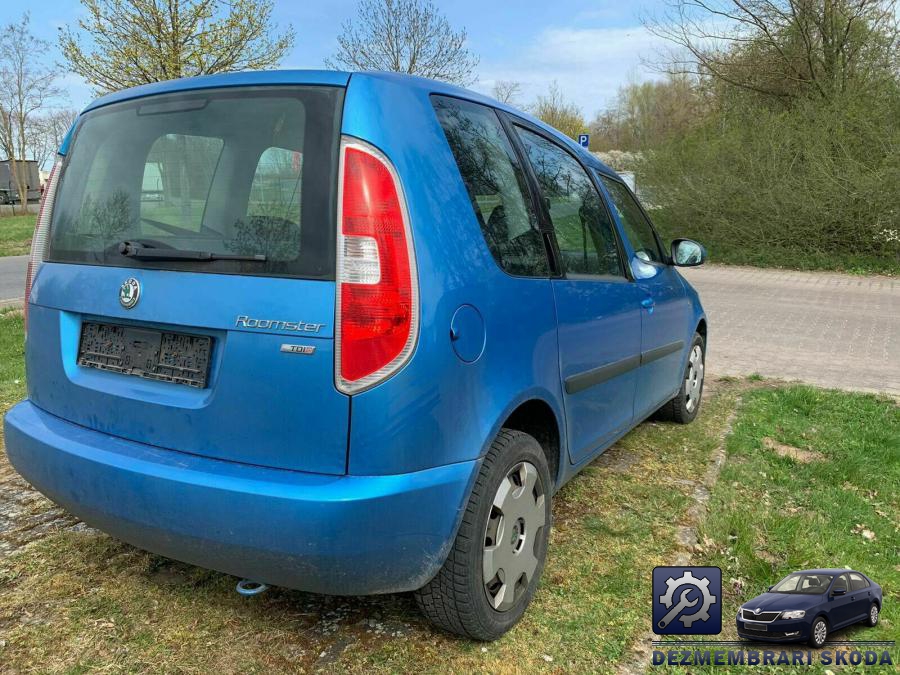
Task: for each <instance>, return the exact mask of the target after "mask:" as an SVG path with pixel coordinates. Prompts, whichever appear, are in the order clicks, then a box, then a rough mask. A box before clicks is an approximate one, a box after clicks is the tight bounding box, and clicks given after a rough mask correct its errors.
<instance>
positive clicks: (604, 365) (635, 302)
mask: <svg viewBox="0 0 900 675" xmlns="http://www.w3.org/2000/svg"><path fill="white" fill-rule="evenodd" d="M515 131H516V135H517V136H518V138H519V140H520V143H521V147H522V148H523V150H524V154H525V156H526V157H527V159H528V162H529V164H530V167H531V171H532V177H533V180H534V181H535V183H536V185H537V188H538V190H539V193H540V196H541V200H540V201H541V202H542V204H543V211H544V213H543V214H542V215H543V217H544V218H545V220H546V221H547V224H548V225H549V227H550V229H551V233H552V236H553V243H554V246H553V248H554V250H555V251H556V253H557V259H558V262H559V267H560V269H559V270H558V271H559V272H560V276H559V278H554V279H552V280H551V285H552V287H553V296H554V299H555V302H556V313H557V325H558V340H559V367H560V375H561V378H562V381H563V391H564V394H563V396H564V401H565V410H566V427H567V432H568V438H569V454H570V459H571V461H572V462H573V463H575V464H578V463H580V462H582V461H584V460H586V459H588V458H589V457H591V456H592V455H593V454H594V453H595V452H596V451H597V450H598V449H600V448H602V447H604V446H606V445H608V444H609V443H610V442H611V441H612V440H614V439H615V437H616V436H617V435H619V434H621V433H622V432H624V431H625V430H627V429H628V428H629V427H630V426H631V424H632V420H633V418H634V410H633V407H634V393H635V387H636V382H637V367H638V365H639V363H640V330H641V325H640V320H641V317H640V290H639V289H638V288H637V286H636V285H635V284H634V283H633V282H632V281H631V280H630V279H629V278H628V276H627V274H626V270H625V265H624V258H623V256H622V255H621V252H620V246H619V242H618V239H617V236H616V232H615V227H614V225H613V222H612V219H611V215H610V213H609V211H608V209H607V207H606V204H605V203H604V201H603V198H602V196H601V194H600V192H599V191H598V190H597V187H596V185H595V184H594V182H593V181H592V179H591V177H590V175H589V173H588V172H587V170H586V169H585V168H584V166H582V164H581V163H580V162H579V161H578V159H576V157H575V156H574V155H573V154H571V153H570V152H569V151H568V150H566V149H565V148H564V147H563V146H562V145H560V144H557V143H556V142H555V141H554V140H552V139H551V138H549V137H548V136H546V135H544V134H542V133H541V132H540V131H539V130H537V129H534V128H526V127H525V126H524V125H519V124H516V125H515Z"/></svg>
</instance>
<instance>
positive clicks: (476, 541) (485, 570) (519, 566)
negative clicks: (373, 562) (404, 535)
mask: <svg viewBox="0 0 900 675" xmlns="http://www.w3.org/2000/svg"><path fill="white" fill-rule="evenodd" d="M551 485H552V482H551V478H550V473H549V470H548V468H547V460H546V458H545V456H544V452H543V450H542V449H541V446H540V445H539V444H538V442H537V441H536V440H535V439H534V438H532V437H531V436H529V435H528V434H525V433H522V432H521V431H513V430H510V429H503V430H502V431H501V432H500V434H499V435H498V436H497V439H496V440H495V441H494V442H493V444H492V445H491V449H490V451H488V453H487V455H486V456H485V458H484V461H483V462H482V465H481V468H480V470H479V473H478V478H477V480H476V481H475V486H474V487H473V488H472V495H471V497H470V498H469V503H468V505H467V507H466V511H465V513H464V514H463V520H462V524H461V525H460V528H459V533H458V534H457V535H456V540H455V541H454V544H453V548H452V549H451V551H450V554H449V555H448V557H447V560H446V561H445V562H444V566H443V567H442V568H441V570H440V571H439V572H438V573H437V575H436V576H435V577H434V579H432V580H431V581H430V582H428V583H427V584H426V585H425V586H424V587H422V588H421V589H419V590H418V591H416V594H415V595H416V602H417V603H418V605H419V608H420V609H421V611H422V613H423V614H424V615H425V616H426V617H427V618H428V619H429V620H430V621H432V622H433V623H435V624H436V625H438V626H440V627H441V628H443V629H445V630H447V631H450V632H451V633H456V634H458V635H462V636H465V637H469V638H474V639H476V640H496V639H497V638H499V637H500V636H501V635H503V634H504V633H505V632H506V631H508V630H509V629H510V628H512V627H513V626H514V625H515V624H516V622H518V621H519V619H521V618H522V615H523V614H524V613H525V609H526V607H528V604H529V603H530V602H531V599H532V597H533V596H534V592H535V589H536V588H537V584H538V580H539V579H540V576H541V572H542V571H543V569H544V561H545V559H546V556H547V541H548V539H549V534H550V491H551V488H550V486H551Z"/></svg>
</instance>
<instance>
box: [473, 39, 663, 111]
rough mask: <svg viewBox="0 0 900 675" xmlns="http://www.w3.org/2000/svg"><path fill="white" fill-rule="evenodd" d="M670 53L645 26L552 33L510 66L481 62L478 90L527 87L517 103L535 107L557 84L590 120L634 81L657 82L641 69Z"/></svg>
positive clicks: (654, 74) (497, 62)
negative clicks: (509, 84) (513, 84)
mask: <svg viewBox="0 0 900 675" xmlns="http://www.w3.org/2000/svg"><path fill="white" fill-rule="evenodd" d="M664 47H665V41H663V40H662V39H661V38H659V37H657V36H655V35H653V34H652V33H650V32H649V31H647V30H646V29H645V28H644V27H643V26H631V27H623V28H583V29H579V28H547V29H545V30H544V31H542V32H541V33H540V34H539V35H538V37H537V38H536V39H535V41H534V42H533V43H532V44H531V45H529V46H528V47H526V48H525V49H524V50H523V51H520V52H519V53H518V54H517V55H516V56H515V57H513V58H512V59H509V60H506V61H494V62H489V63H487V62H484V61H483V62H482V64H481V67H480V68H479V71H480V72H479V75H480V77H479V81H478V83H477V84H476V85H475V86H474V88H475V89H477V90H479V91H482V92H485V93H490V90H491V87H493V85H494V82H496V81H497V80H515V81H517V82H520V83H521V85H522V93H521V95H520V96H519V99H520V100H519V101H518V103H519V104H520V105H521V104H526V103H529V102H531V101H532V100H533V99H534V98H535V97H536V96H537V95H538V94H542V93H545V92H546V91H547V88H548V87H549V86H550V83H552V82H553V81H554V80H556V81H557V82H558V83H559V87H560V89H561V90H562V92H563V94H564V95H565V97H566V98H567V99H568V100H571V101H573V102H575V103H576V104H577V105H578V106H579V107H580V108H581V109H582V110H583V112H584V113H585V115H586V116H587V117H588V118H591V117H593V115H594V114H595V113H596V112H597V111H598V110H600V109H602V108H604V107H605V106H606V105H607V104H608V103H609V102H610V100H611V99H612V98H613V97H614V96H615V94H616V91H617V90H618V88H619V87H620V86H622V85H624V84H626V83H628V82H629V81H638V82H640V81H643V80H648V79H656V78H658V77H659V75H658V74H657V73H655V72H654V71H652V70H650V69H648V68H647V67H645V66H644V65H642V63H641V57H651V58H652V56H653V55H654V53H656V52H658V51H659V50H661V49H663V48H664Z"/></svg>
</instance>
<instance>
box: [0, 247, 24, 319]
mask: <svg viewBox="0 0 900 675" xmlns="http://www.w3.org/2000/svg"><path fill="white" fill-rule="evenodd" d="M27 269H28V256H27V255H14V256H5V257H0V307H3V306H5V305H11V304H17V303H20V302H22V295H23V293H25V271H26V270H27Z"/></svg>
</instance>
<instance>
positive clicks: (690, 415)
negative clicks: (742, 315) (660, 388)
mask: <svg viewBox="0 0 900 675" xmlns="http://www.w3.org/2000/svg"><path fill="white" fill-rule="evenodd" d="M705 373H706V343H705V342H704V341H703V336H702V335H700V333H694V339H693V340H692V341H691V351H690V352H689V353H688V362H687V365H686V366H685V369H684V377H683V379H682V380H681V387H679V389H678V393H677V394H675V396H674V397H673V398H672V399H671V400H670V401H667V402H666V403H665V404H664V405H663V407H662V408H660V409H659V410H658V411H657V413H656V417H657V418H658V419H662V420H667V421H670V422H678V423H679V424H689V423H690V422H693V421H694V418H695V417H697V413H698V412H699V411H700V399H701V397H702V396H703V376H704V375H705Z"/></svg>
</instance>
